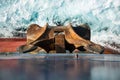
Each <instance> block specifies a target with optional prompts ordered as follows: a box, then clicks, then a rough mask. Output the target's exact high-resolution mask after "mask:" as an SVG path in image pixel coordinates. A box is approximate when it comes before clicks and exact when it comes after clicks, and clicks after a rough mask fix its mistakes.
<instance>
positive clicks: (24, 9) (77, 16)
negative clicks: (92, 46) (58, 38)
mask: <svg viewBox="0 0 120 80" xmlns="http://www.w3.org/2000/svg"><path fill="white" fill-rule="evenodd" d="M32 23H36V24H39V25H41V26H43V25H44V24H45V23H49V24H50V25H56V24H57V23H60V24H62V25H66V24H68V23H72V24H73V25H77V24H81V23H87V24H88V25H89V26H90V28H91V32H92V36H91V38H92V39H91V40H92V41H94V42H96V43H99V44H101V45H104V46H110V47H112V48H115V49H117V50H119V49H120V41H119V40H120V1H119V0H0V37H12V36H13V34H12V32H14V31H16V30H20V31H23V32H24V31H25V29H26V28H27V27H28V25H30V24H32ZM119 51H120V50H119Z"/></svg>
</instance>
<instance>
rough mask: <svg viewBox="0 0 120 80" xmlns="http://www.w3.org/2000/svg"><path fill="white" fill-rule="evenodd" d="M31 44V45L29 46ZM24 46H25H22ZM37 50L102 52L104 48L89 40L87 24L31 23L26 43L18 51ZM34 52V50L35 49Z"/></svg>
mask: <svg viewBox="0 0 120 80" xmlns="http://www.w3.org/2000/svg"><path fill="white" fill-rule="evenodd" d="M30 45H32V46H33V47H29V46H30ZM24 47H25V48H24ZM37 47H39V50H37V51H38V52H41V50H43V49H44V51H45V52H47V53H49V52H51V51H53V52H56V53H66V50H68V51H69V52H70V53H71V52H74V50H78V52H81V51H82V52H83V51H84V52H92V53H102V52H103V50H104V48H103V47H102V46H100V45H98V44H95V43H93V42H91V41H90V27H89V26H88V25H87V24H84V25H79V26H77V27H72V25H71V24H69V25H67V26H49V25H48V24H46V25H45V26H44V27H40V26H39V25H37V24H32V25H30V26H29V28H28V30H27V43H26V44H25V45H24V46H20V48H19V52H31V51H32V52H34V50H35V48H36V49H38V48H37ZM35 52H36V51H35Z"/></svg>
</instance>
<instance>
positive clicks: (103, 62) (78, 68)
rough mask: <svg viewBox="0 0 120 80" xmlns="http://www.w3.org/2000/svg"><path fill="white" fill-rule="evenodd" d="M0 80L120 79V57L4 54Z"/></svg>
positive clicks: (0, 57)
mask: <svg viewBox="0 0 120 80" xmlns="http://www.w3.org/2000/svg"><path fill="white" fill-rule="evenodd" d="M0 80H120V55H105V54H101V55H99V54H79V57H78V59H77V58H75V54H34V55H33V54H12V55H1V56H0Z"/></svg>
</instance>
